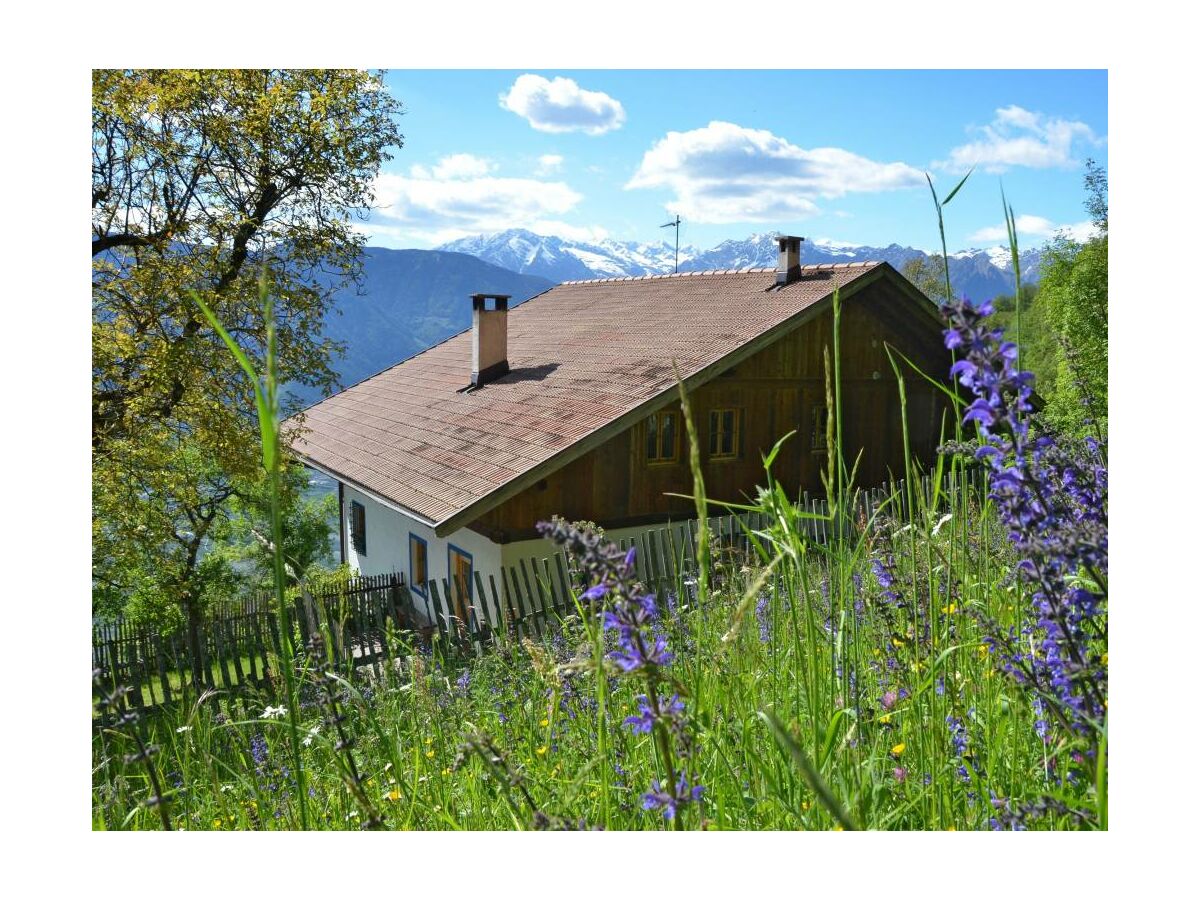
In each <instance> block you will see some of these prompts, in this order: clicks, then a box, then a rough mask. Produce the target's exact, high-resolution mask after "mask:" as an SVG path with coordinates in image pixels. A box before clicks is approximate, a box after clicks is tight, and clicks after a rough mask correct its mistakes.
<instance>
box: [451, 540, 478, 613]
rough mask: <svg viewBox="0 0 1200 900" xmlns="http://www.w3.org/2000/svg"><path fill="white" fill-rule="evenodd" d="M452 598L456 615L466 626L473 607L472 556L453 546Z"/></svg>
mask: <svg viewBox="0 0 1200 900" xmlns="http://www.w3.org/2000/svg"><path fill="white" fill-rule="evenodd" d="M448 562H449V569H450V597H451V601H452V605H453V607H454V614H455V615H456V616H458V618H459V620H460V621H462V622H463V623H464V624H465V623H466V622H467V621H468V618H467V613H468V610H469V609H470V606H471V575H472V568H473V565H472V561H471V554H470V553H467V552H466V551H465V550H459V549H458V548H457V547H455V546H454V545H453V544H451V545H450V549H449V560H448Z"/></svg>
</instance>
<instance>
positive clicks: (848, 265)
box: [531, 259, 884, 299]
mask: <svg viewBox="0 0 1200 900" xmlns="http://www.w3.org/2000/svg"><path fill="white" fill-rule="evenodd" d="M882 262H884V260H881V259H870V260H862V261H859V262H842V263H810V264H808V265H806V266H802V268H803V269H804V270H805V271H813V272H828V271H830V270H832V269H866V268H870V267H871V266H877V265H879V264H881V263H882ZM775 270H776V269H775V266H746V267H745V268H741V269H736V268H735V269H697V270H694V271H690V272H664V273H661V274H651V275H624V276H622V277H620V278H580V279H575V280H572V281H560V282H559V283H558V285H557V286H558V287H562V286H564V285H568V284H570V285H577V284H615V283H617V282H622V281H656V280H658V279H662V278H691V277H697V276H703V275H759V274H763V273H766V272H774V271H775ZM531 299H532V298H531Z"/></svg>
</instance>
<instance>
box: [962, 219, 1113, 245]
mask: <svg viewBox="0 0 1200 900" xmlns="http://www.w3.org/2000/svg"><path fill="white" fill-rule="evenodd" d="M1016 225H1017V234H1018V235H1025V236H1026V237H1035V238H1051V237H1054V236H1055V235H1056V234H1059V233H1060V232H1061V233H1063V234H1065V235H1066V236H1067V237H1069V238H1071V240H1074V241H1086V240H1088V239H1090V238H1093V237H1095V236H1096V226H1095V225H1093V224H1092V223H1091V222H1076V223H1075V224H1073V225H1056V224H1054V223H1053V222H1051V221H1050V220H1049V219H1047V218H1045V217H1044V216H1028V215H1024V216H1017V222H1016ZM967 240H969V241H972V242H975V243H993V242H996V241H1001V242H1004V243H1007V242H1008V229H1007V228H1006V227H1005V226H1004V223H1003V222H1001V223H1000V224H999V225H989V226H988V227H986V228H980V229H979V230H978V231H976V232H975V233H973V234H971V235H969V236H968V237H967Z"/></svg>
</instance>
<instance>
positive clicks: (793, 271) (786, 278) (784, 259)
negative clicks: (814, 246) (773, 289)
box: [775, 234, 804, 287]
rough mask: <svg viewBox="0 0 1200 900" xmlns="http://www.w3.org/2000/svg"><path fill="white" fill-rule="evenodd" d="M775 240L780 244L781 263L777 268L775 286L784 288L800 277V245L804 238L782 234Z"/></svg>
mask: <svg viewBox="0 0 1200 900" xmlns="http://www.w3.org/2000/svg"><path fill="white" fill-rule="evenodd" d="M775 240H777V241H778V242H779V263H778V265H776V266H775V284H776V286H777V287H783V286H784V285H785V284H791V283H792V282H793V281H796V280H797V279H798V278H799V277H800V244H801V242H802V241H803V240H804V238H802V237H793V236H791V235H783V234H781V235H780V236H779V237H777V238H776V239H775Z"/></svg>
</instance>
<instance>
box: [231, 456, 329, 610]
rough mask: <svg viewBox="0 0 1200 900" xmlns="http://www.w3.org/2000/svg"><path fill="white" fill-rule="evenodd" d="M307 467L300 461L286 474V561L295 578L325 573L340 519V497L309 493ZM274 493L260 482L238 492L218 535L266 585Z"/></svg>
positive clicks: (289, 573) (270, 561)
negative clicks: (271, 508) (244, 490)
mask: <svg viewBox="0 0 1200 900" xmlns="http://www.w3.org/2000/svg"><path fill="white" fill-rule="evenodd" d="M308 479H309V475H308V470H306V469H305V468H304V467H303V466H301V465H299V464H295V463H293V464H292V465H290V466H288V467H287V469H286V470H285V471H284V473H283V478H282V479H281V481H282V484H283V489H284V496H283V500H284V503H283V504H282V507H283V560H284V571H285V574H286V575H287V577H288V579H289V580H290V581H291V582H292V583H298V582H300V581H302V580H304V579H305V578H307V577H309V576H310V575H313V574H317V573H319V572H322V571H323V570H324V568H325V565H326V564H327V563H329V562H330V561H332V557H333V541H332V535H333V523H336V522H337V517H338V505H337V497H335V496H333V495H332V494H326V495H325V496H323V497H320V498H310V497H307V496H305V489H306V488H307V487H308ZM269 511H270V496H269V494H268V493H267V490H266V485H265V483H263V482H259V483H258V484H256V485H255V486H254V488H253V489H252V490H250V491H248V492H245V493H239V494H238V495H237V496H236V497H235V498H234V499H233V502H232V503H231V504H230V515H229V519H228V521H227V523H225V525H224V526H223V527H222V528H221V529H220V530H219V531H218V533H217V535H216V539H218V540H221V541H222V542H223V544H224V545H225V546H227V547H229V548H230V555H231V556H232V557H233V558H235V559H238V560H244V561H249V562H250V563H251V564H252V565H253V567H254V573H255V576H256V579H255V580H256V581H257V583H258V584H259V585H260V586H262V587H266V586H268V585H269V584H270V582H271V579H272V577H273V565H274V559H273V554H274V550H275V545H274V543H273V542H272V540H271V527H270V518H269Z"/></svg>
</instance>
